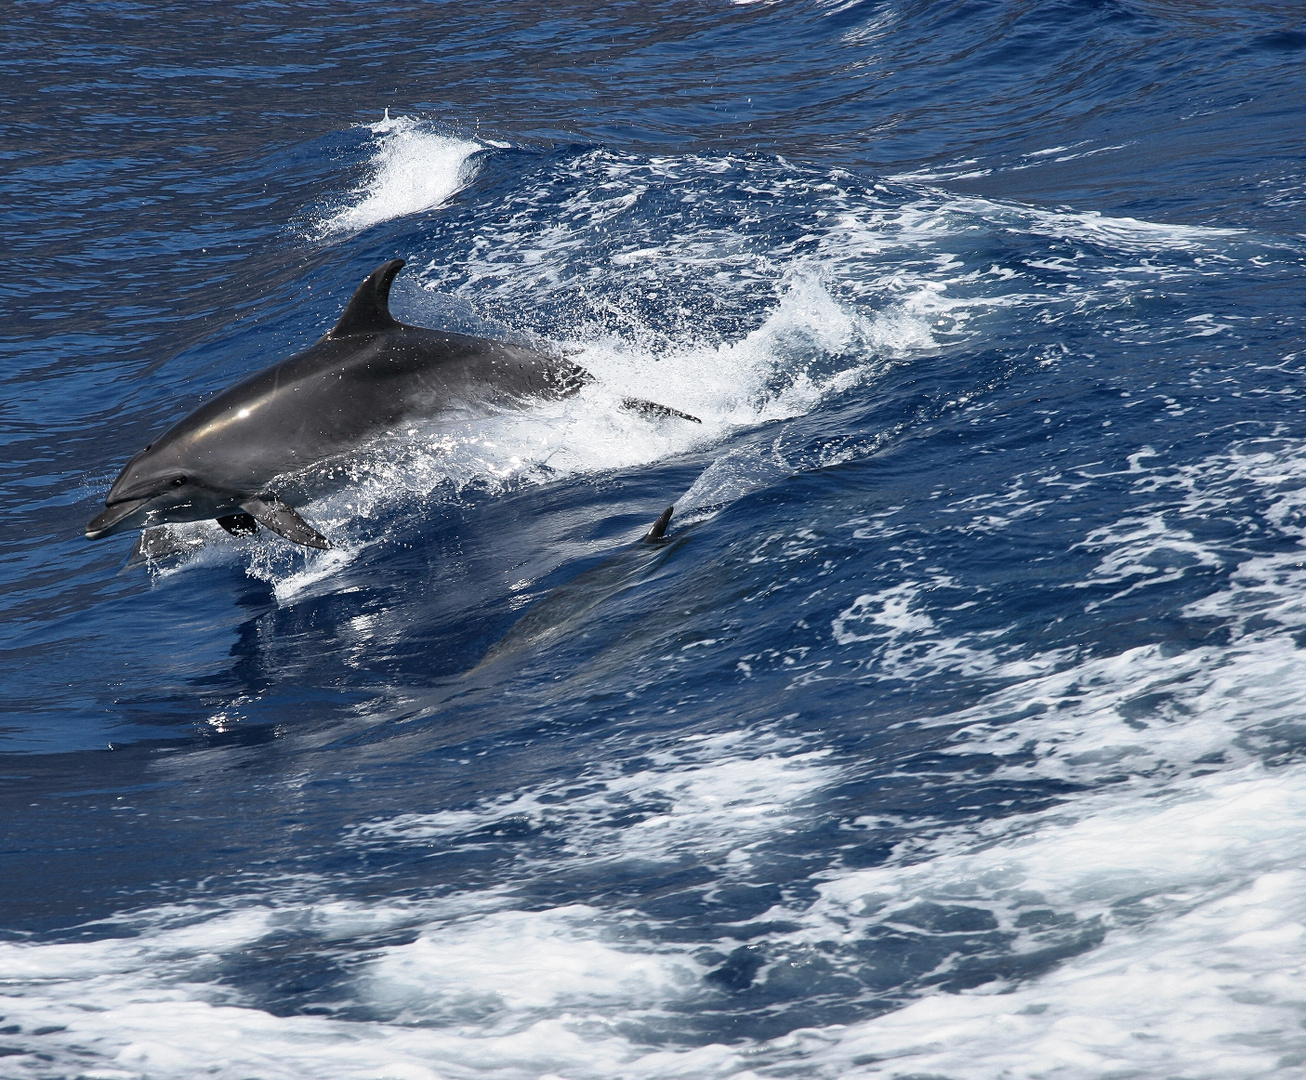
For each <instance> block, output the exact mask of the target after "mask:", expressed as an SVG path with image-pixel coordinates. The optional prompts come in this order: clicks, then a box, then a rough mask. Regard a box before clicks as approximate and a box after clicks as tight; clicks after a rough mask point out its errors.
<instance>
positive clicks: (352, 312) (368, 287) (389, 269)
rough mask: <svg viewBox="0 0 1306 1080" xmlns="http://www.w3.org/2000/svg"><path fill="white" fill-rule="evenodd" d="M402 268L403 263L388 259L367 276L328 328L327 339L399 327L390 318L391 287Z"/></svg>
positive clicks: (398, 260)
mask: <svg viewBox="0 0 1306 1080" xmlns="http://www.w3.org/2000/svg"><path fill="white" fill-rule="evenodd" d="M403 265H404V260H403V259H391V260H390V261H389V262H388V263H383V264H382V265H381V266H378V267H377V268H376V269H375V270H373V271H372V272H371V273H370V274H368V275H367V277H366V279H365V280H364V281H363V284H361V285H360V286H358V289H357V291H356V292H355V293H354V295H353V296H352V297H350V299H349V303H347V304H346V305H345V310H344V314H342V315H341V316H340V321H339V322H338V323H336V324H335V326H333V327H332V328H331V332H330V333H329V334H327V337H333V338H339V337H350V336H351V335H353V334H376V333H380V332H381V331H382V330H393V329H394V328H395V327H396V326H398V325H399V323H397V322H396V321H395V319H394V317H393V316H392V315H391V314H390V283H391V282H392V281H394V279H395V274H397V273H399V270H400V268H401V267H402V266H403Z"/></svg>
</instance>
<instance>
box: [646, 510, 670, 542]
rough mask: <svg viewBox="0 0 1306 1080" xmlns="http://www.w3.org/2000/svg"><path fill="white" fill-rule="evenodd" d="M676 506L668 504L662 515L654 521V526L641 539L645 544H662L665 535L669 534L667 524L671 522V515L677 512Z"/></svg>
mask: <svg viewBox="0 0 1306 1080" xmlns="http://www.w3.org/2000/svg"><path fill="white" fill-rule="evenodd" d="M675 511H676V508H675V507H674V506H668V507H667V508H666V509H665V510H663V511H662V515H661V516H660V517H659V518H658V519H657V521H655V522H653V527H652V528H650V529H649V531H648V532H646V533H645V534H644V535H643V536H642V537H641V538H640V539H641V540H642V542H643V543H645V544H660V543H662V539H663V537H665V536H666V534H667V526H668V525H670V524H671V515H672V514H673V513H675Z"/></svg>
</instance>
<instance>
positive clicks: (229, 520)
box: [218, 514, 258, 536]
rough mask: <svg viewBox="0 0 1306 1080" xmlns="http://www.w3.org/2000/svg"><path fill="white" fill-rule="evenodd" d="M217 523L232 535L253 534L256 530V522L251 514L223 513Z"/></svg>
mask: <svg viewBox="0 0 1306 1080" xmlns="http://www.w3.org/2000/svg"><path fill="white" fill-rule="evenodd" d="M218 524H219V525H221V526H222V527H223V528H224V529H226V530H227V532H229V533H231V535H232V536H253V535H254V534H255V533H256V532H258V522H257V521H255V520H254V517H253V515H251V514H223V515H222V517H220V518H218Z"/></svg>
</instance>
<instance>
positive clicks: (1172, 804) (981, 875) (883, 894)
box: [771, 766, 1306, 1080]
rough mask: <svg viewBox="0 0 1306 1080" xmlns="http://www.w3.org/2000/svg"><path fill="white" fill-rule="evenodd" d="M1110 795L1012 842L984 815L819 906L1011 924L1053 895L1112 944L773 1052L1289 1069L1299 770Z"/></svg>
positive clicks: (979, 1072)
mask: <svg viewBox="0 0 1306 1080" xmlns="http://www.w3.org/2000/svg"><path fill="white" fill-rule="evenodd" d="M1095 803H1096V804H1097V805H1094V804H1095ZM1103 803H1105V805H1103ZM1110 803H1111V799H1110V797H1109V796H1108V797H1106V798H1105V799H1089V800H1086V801H1083V802H1078V803H1076V804H1075V805H1074V808H1073V809H1072V810H1071V811H1070V813H1069V814H1067V813H1066V811H1065V810H1059V811H1055V812H1050V813H1048V814H1045V815H1041V816H1039V817H1037V818H1035V819H1034V820H1030V821H1027V822H1025V823H1024V824H1023V825H1022V827H1021V828H1020V829H1019V831H1018V832H1017V833H1016V834H1015V835H1008V836H1006V837H1002V836H1001V834H1002V833H1003V832H1007V831H1008V829H1009V826H1006V825H1004V824H1002V823H998V822H994V823H991V824H990V825H989V826H986V827H984V828H983V829H981V830H980V834H987V835H977V836H976V837H975V838H974V840H973V841H972V843H971V844H970V845H969V846H966V845H962V844H960V843H958V844H957V846H956V847H955V848H954V849H953V850H952V851H949V852H943V851H940V852H939V853H938V854H937V855H936V856H935V857H934V858H933V859H931V860H930V861H929V862H927V863H924V864H922V865H920V866H917V867H914V868H909V869H897V870H888V869H884V870H874V871H866V872H862V873H857V874H851V875H848V876H846V877H841V878H836V879H835V880H833V881H832V882H830V883H829V884H828V885H826V886H823V887H822V900H821V901H820V902H819V903H818V904H817V905H814V908H813V914H815V913H816V911H817V910H821V909H824V910H825V912H826V913H827V914H828V915H829V916H830V917H831V919H832V922H833V925H834V926H835V927H836V929H839V928H843V927H855V926H857V923H858V920H857V914H858V913H859V912H862V911H865V910H867V909H868V907H869V908H872V909H874V910H876V911H877V912H878V913H880V917H883V918H890V919H891V918H892V911H893V910H894V909H898V908H901V907H903V906H906V905H908V904H910V903H912V902H914V901H917V900H919V899H921V898H931V899H936V900H937V899H944V900H950V901H952V902H957V900H958V899H964V902H966V903H968V904H978V905H981V906H983V907H985V908H987V909H989V910H992V911H994V912H995V913H996V914H997V915H998V916H999V917H1000V918H1002V919H1003V921H1004V922H1006V921H1007V920H1010V919H1011V918H1012V917H1013V916H1014V915H1015V914H1016V913H1017V912H1018V911H1021V910H1024V911H1030V910H1031V909H1038V908H1046V909H1048V910H1050V911H1055V912H1057V913H1059V914H1060V915H1062V916H1065V915H1073V916H1075V917H1076V918H1077V919H1078V920H1080V921H1081V922H1087V921H1089V920H1097V921H1099V922H1100V924H1101V925H1102V926H1104V927H1105V928H1106V929H1107V936H1106V940H1105V942H1104V943H1103V944H1102V945H1101V946H1099V947H1097V948H1095V949H1093V950H1092V951H1090V952H1088V953H1086V954H1084V955H1082V956H1080V957H1078V958H1076V959H1073V960H1070V961H1067V962H1066V963H1065V964H1063V965H1062V966H1059V967H1057V968H1056V969H1054V970H1052V971H1051V972H1049V973H1048V974H1046V975H1044V976H1042V977H1041V978H1039V979H1037V980H1034V981H1032V982H1029V983H1026V984H1024V985H1020V986H1015V987H1013V986H1011V985H1009V984H1004V983H1001V982H999V983H995V984H992V985H990V986H987V987H984V988H981V989H980V990H977V991H971V992H966V993H962V994H959V995H934V996H930V997H926V998H924V999H923V1000H921V1001H918V1002H916V1003H915V1004H912V1005H910V1006H908V1007H907V1008H904V1009H901V1010H898V1011H896V1012H893V1013H890V1014H888V1015H886V1016H882V1017H879V1018H877V1019H875V1020H871V1021H868V1022H864V1023H860V1024H854V1025H850V1026H846V1027H837V1028H828V1029H821V1030H807V1031H801V1032H795V1033H794V1034H793V1035H791V1036H789V1037H787V1038H786V1039H782V1040H779V1041H777V1042H776V1043H773V1044H772V1045H771V1049H772V1050H773V1051H775V1052H776V1053H778V1054H780V1055H782V1056H784V1057H793V1058H798V1059H800V1060H803V1061H804V1062H805V1064H806V1067H807V1068H808V1069H809V1073H808V1074H809V1075H814V1076H849V1077H851V1076H868V1077H871V1076H884V1077H888V1076H899V1075H903V1074H911V1075H931V1076H946V1077H949V1078H955V1080H964V1078H970V1077H976V1078H979V1077H992V1076H1006V1077H1011V1078H1013V1080H1025V1078H1030V1080H1033V1078H1035V1077H1048V1076H1064V1077H1068V1078H1080V1077H1083V1078H1089V1077H1101V1076H1105V1075H1113V1076H1187V1077H1193V1078H1194V1080H1196V1078H1199V1077H1200V1078H1211V1080H1216V1078H1224V1077H1253V1076H1271V1075H1282V1076H1294V1075H1298V1074H1299V1072H1300V1066H1301V1064H1302V1062H1303V1061H1306V1034H1303V1032H1302V1022H1303V1020H1304V1019H1306V1006H1304V1005H1303V1003H1302V997H1301V994H1300V983H1301V979H1302V976H1303V972H1306V892H1304V891H1303V886H1306V875H1303V873H1302V871H1301V870H1300V869H1299V867H1300V865H1301V862H1302V859H1303V858H1306V843H1304V842H1303V839H1302V837H1303V836H1306V830H1303V825H1304V824H1306V770H1303V769H1302V768H1301V767H1300V766H1295V767H1293V768H1291V769H1286V770H1282V771H1277V772H1266V771H1264V770H1263V769H1262V768H1261V767H1259V766H1253V767H1248V768H1246V769H1243V770H1239V771H1237V772H1233V773H1224V774H1221V775H1218V776H1209V777H1205V778H1202V779H1199V780H1197V781H1195V782H1190V783H1186V784H1185V785H1184V786H1183V788H1182V789H1179V788H1174V789H1169V790H1166V791H1164V792H1162V793H1160V794H1158V795H1157V796H1156V797H1154V798H1152V799H1150V800H1141V801H1140V800H1137V799H1120V800H1118V802H1117V804H1116V805H1114V806H1112V805H1110ZM955 842H956V841H955V839H954V843H955ZM845 932H846V931H845Z"/></svg>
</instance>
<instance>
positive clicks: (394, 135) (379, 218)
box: [319, 109, 486, 237]
mask: <svg viewBox="0 0 1306 1080" xmlns="http://www.w3.org/2000/svg"><path fill="white" fill-rule="evenodd" d="M370 130H371V132H372V135H373V138H374V139H375V149H374V151H373V153H372V160H371V170H370V175H369V176H368V178H367V180H366V182H365V183H363V184H362V185H361V186H360V187H358V188H357V189H356V190H355V191H354V192H353V193H352V196H351V198H350V201H349V203H348V204H347V205H346V206H344V207H342V208H340V209H338V210H336V211H335V212H334V213H333V214H331V215H330V216H329V217H327V218H326V219H325V220H324V221H322V222H321V224H320V226H319V235H320V236H324V237H327V236H340V235H346V234H348V235H352V234H353V233H358V232H362V231H363V230H364V229H367V228H370V227H371V226H373V225H378V224H380V223H381V222H383V221H390V220H392V219H394V218H400V217H407V216H408V215H410V214H420V213H421V212H422V211H424V210H434V209H435V208H436V207H438V206H442V205H443V204H444V203H446V202H448V201H449V199H450V198H452V197H453V196H454V195H456V194H457V193H458V192H459V191H461V190H462V189H463V188H465V187H466V186H467V185H468V184H469V183H470V182H471V180H472V178H473V177H474V176H475V175H476V164H475V160H474V159H475V157H476V155H477V154H478V153H481V152H482V151H484V150H485V149H486V147H485V146H484V145H482V144H481V143H479V142H476V141H474V140H471V139H460V138H456V137H454V136H450V135H440V134H437V133H436V132H433V131H431V130H430V129H429V128H427V127H425V126H424V125H423V124H422V123H421V122H420V121H418V120H415V119H413V118H412V117H407V116H400V117H395V118H393V119H392V118H391V117H390V111H389V110H388V109H387V110H386V114H385V119H383V120H379V121H377V122H376V123H375V124H372V125H371V126H370Z"/></svg>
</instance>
